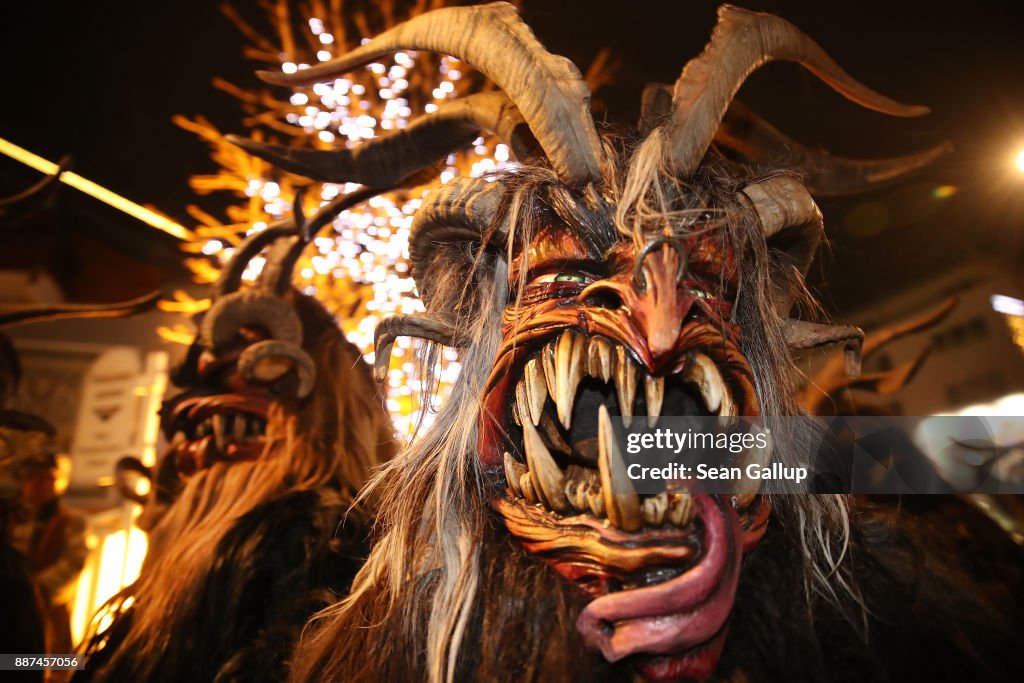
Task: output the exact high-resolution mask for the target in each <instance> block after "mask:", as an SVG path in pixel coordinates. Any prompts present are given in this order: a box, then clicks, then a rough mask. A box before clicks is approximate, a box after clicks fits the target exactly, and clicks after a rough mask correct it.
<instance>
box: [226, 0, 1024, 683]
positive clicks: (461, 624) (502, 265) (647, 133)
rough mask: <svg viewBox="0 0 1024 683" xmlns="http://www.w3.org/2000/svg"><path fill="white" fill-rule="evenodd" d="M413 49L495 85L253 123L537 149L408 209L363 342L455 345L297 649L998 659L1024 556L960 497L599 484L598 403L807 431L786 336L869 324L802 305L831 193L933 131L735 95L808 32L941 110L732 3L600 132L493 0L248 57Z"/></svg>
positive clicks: (569, 68) (320, 661)
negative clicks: (398, 295)
mask: <svg viewBox="0 0 1024 683" xmlns="http://www.w3.org/2000/svg"><path fill="white" fill-rule="evenodd" d="M399 50H428V51H434V52H440V53H444V54H450V55H453V56H454V57H456V58H458V59H459V60H461V61H463V62H465V63H467V64H469V65H471V66H473V67H474V68H476V69H478V70H479V71H481V72H482V73H484V74H485V75H486V76H487V77H488V78H490V79H491V80H492V81H493V82H494V83H495V84H496V86H497V88H498V89H497V90H496V91H494V92H487V93H482V94H479V95H474V96H471V97H468V98H465V99H463V100H461V101H459V100H457V101H453V102H446V103H444V104H442V105H441V106H439V108H438V110H437V111H436V112H434V113H431V114H428V115H426V116H424V117H423V118H422V119H420V120H418V121H413V122H411V123H410V124H409V126H407V127H406V128H405V129H404V130H403V131H401V132H398V133H395V134H393V135H390V136H385V137H382V138H379V139H375V140H372V141H369V142H367V143H364V144H363V145H362V146H360V147H358V148H356V149H355V150H349V149H338V150H332V151H308V150H307V151H297V150H293V149H287V148H281V147H275V146H271V145H264V144H262V143H257V142H253V141H246V142H244V143H241V144H243V146H244V147H246V149H249V150H250V151H251V152H253V153H254V154H257V155H258V156H261V157H263V158H265V159H269V160H271V161H273V162H274V163H276V164H278V165H280V166H282V167H284V168H287V169H288V170H291V171H295V172H299V173H303V174H305V175H308V176H310V177H312V178H314V179H317V180H322V181H330V182H344V181H349V182H356V183H362V184H364V185H368V186H371V187H373V186H381V185H387V184H390V183H393V182H395V181H396V180H398V179H401V178H404V177H407V176H408V175H409V174H411V173H414V172H416V171H418V170H419V169H421V168H425V167H429V166H430V165H432V164H434V163H436V162H437V161H439V160H442V159H444V158H445V155H447V154H448V153H449V152H451V151H452V150H455V149H458V148H460V147H462V146H464V145H467V144H470V143H471V141H472V140H473V139H474V137H475V136H476V135H478V133H479V131H480V130H481V129H484V130H487V131H490V132H492V133H494V134H496V135H498V136H499V137H500V138H502V139H503V140H504V141H505V142H506V143H507V144H508V145H509V147H510V149H511V150H512V152H513V153H514V154H515V156H516V158H517V160H518V162H520V163H519V164H518V165H516V166H514V167H513V168H511V169H509V170H507V171H504V172H502V173H499V174H496V176H494V177H492V178H478V179H471V178H457V179H454V180H451V181H449V182H448V183H446V184H445V185H443V186H442V187H441V188H439V189H438V190H436V191H434V192H433V193H432V194H431V195H430V196H428V197H427V198H426V199H425V200H424V202H423V205H422V206H421V207H420V209H419V211H418V213H417V215H416V217H415V219H414V222H413V226H412V229H411V235H410V254H411V259H412V270H413V275H414V276H415V277H416V281H417V286H418V289H419V292H420V295H421V296H422V298H423V301H424V303H425V306H426V314H425V315H421V316H404V317H395V318H391V319H389V320H386V321H385V322H384V323H382V324H381V326H380V327H379V328H378V340H377V342H378V343H377V353H376V358H377V360H378V363H384V364H386V363H387V359H388V358H389V355H390V354H389V353H388V351H389V350H390V346H391V343H392V342H393V341H394V339H395V337H396V336H399V335H412V336H418V337H422V338H425V339H429V340H431V341H434V342H437V343H441V344H446V345H450V346H458V347H461V348H462V356H461V359H460V360H461V363H462V372H461V375H460V377H459V380H458V383H457V385H456V386H455V388H454V390H453V392H452V395H451V397H450V398H449V399H448V402H447V403H446V405H445V407H444V408H443V409H442V412H441V414H440V415H439V416H438V420H437V421H436V423H435V425H434V427H433V428H432V429H431V430H430V432H429V433H427V434H425V435H423V436H422V437H421V438H420V439H419V440H418V441H417V442H416V443H415V444H413V445H412V446H411V447H410V448H408V449H406V450H405V451H404V452H403V453H401V454H400V455H399V456H397V457H396V459H394V460H393V461H391V463H389V465H388V466H387V467H386V468H385V469H384V470H383V472H382V473H381V475H380V476H379V478H377V479H376V480H375V482H374V487H373V489H372V490H373V491H375V492H377V493H378V495H379V497H380V499H381V500H384V501H387V503H385V505H384V506H383V507H382V509H381V512H380V515H379V520H380V524H381V527H382V535H381V537H380V539H379V541H377V542H376V544H375V546H374V548H373V551H372V553H371V555H370V558H369V560H368V562H367V564H366V565H365V566H364V567H363V568H362V569H361V570H360V572H359V574H358V575H357V577H356V579H355V582H354V584H353V588H352V591H351V593H350V594H349V595H348V596H347V597H346V598H345V599H344V600H343V601H342V602H341V603H340V604H339V605H337V606H335V607H332V608H329V609H328V610H326V611H325V612H323V613H322V614H321V615H319V617H318V618H317V619H316V620H314V622H313V625H312V627H311V629H310V631H311V632H310V634H309V635H308V636H307V637H306V638H305V639H304V641H303V642H302V643H301V644H300V647H299V648H298V650H297V652H296V654H295V656H294V658H293V680H296V681H310V680H329V681H345V682H346V683H353V682H356V681H432V682H439V681H473V680H479V681H570V680H572V681H575V680H624V681H631V680H637V679H638V678H644V679H648V680H660V681H669V680H704V679H716V680H734V681H746V680H750V681H761V680H787V681H793V680H801V681H802V680H851V681H852V680H865V679H868V680H886V679H894V680H895V679H901V678H907V677H921V676H927V675H931V676H932V677H938V678H948V677H967V676H970V677H971V678H972V679H985V678H989V679H999V678H1002V677H1004V676H1007V675H1008V674H1009V672H1010V671H1012V670H1013V668H1014V665H1013V657H1014V653H1015V647H1014V645H1019V636H1018V635H1017V634H1018V633H1019V630H1016V629H1019V627H1020V625H1021V624H1020V621H1019V614H1020V611H1019V609H1018V608H1019V601H1020V597H1019V595H1020V592H1019V591H1017V592H1016V593H1014V592H1013V590H1012V589H1011V588H1010V587H1013V586H1019V585H1020V584H1019V582H1017V578H1018V577H1017V575H1018V574H1019V572H1020V564H1019V561H1018V562H1017V563H1016V564H1015V563H1013V562H1010V563H1008V564H1007V563H1004V562H1002V561H1000V562H998V565H999V566H1000V568H1001V569H1002V568H1006V567H1010V568H1011V570H1010V571H1009V572H1008V573H1007V574H1003V575H1000V574H999V573H998V572H994V573H993V574H989V575H987V576H986V575H984V572H979V571H978V569H979V568H978V566H977V565H976V564H975V565H974V566H972V563H971V562H970V561H965V560H971V559H972V558H973V557H974V556H973V555H972V553H971V552H970V551H965V550H964V548H962V547H957V543H956V542H957V540H958V538H957V537H955V535H954V534H952V533H950V530H949V529H948V528H943V527H932V526H930V525H929V524H927V523H926V521H925V520H918V519H914V518H909V517H907V516H904V515H901V514H899V512H898V511H896V510H893V509H889V508H879V507H875V506H863V507H861V506H857V505H855V504H854V502H853V501H851V500H850V499H848V498H846V497H843V496H839V495H781V496H772V497H769V496H766V495H755V494H744V495H735V496H722V495H708V494H702V493H699V492H696V491H693V490H689V489H687V488H685V487H676V488H672V489H669V490H666V491H665V492H663V493H659V494H657V495H647V494H644V495H640V494H638V493H637V492H636V491H633V490H630V489H629V488H628V487H626V488H623V487H621V486H620V487H619V488H616V489H613V488H612V486H611V482H612V480H613V479H614V478H615V477H616V476H617V475H618V474H621V471H622V470H623V468H624V467H625V464H624V460H623V456H622V453H621V452H619V449H618V446H617V445H616V441H615V438H614V429H615V427H614V425H613V423H612V420H611V415H617V416H621V418H622V419H623V421H624V422H628V421H630V420H632V419H640V417H639V416H642V415H647V416H649V419H653V420H657V419H658V416H661V415H665V416H668V415H697V416H720V417H722V418H725V419H731V418H733V417H735V416H740V415H743V416H760V417H761V419H762V420H764V421H765V422H766V423H767V424H768V425H769V426H770V427H771V429H772V433H773V438H774V443H775V449H774V451H773V452H772V454H771V457H773V458H775V459H776V461H777V462H781V463H787V462H788V459H789V458H792V457H793V455H792V453H793V452H796V451H801V450H803V449H805V448H806V446H807V445H808V444H810V443H813V442H814V439H815V438H816V435H815V433H813V431H812V428H811V427H808V428H807V429H805V430H798V429H795V428H791V427H790V426H788V425H792V424H793V423H792V421H785V420H781V419H779V418H782V417H785V416H794V415H799V414H801V410H800V408H799V405H798V403H797V392H796V383H795V376H794V375H795V373H794V370H793V366H792V363H791V360H790V352H791V350H793V349H807V348H813V347H816V346H821V345H825V344H842V345H843V346H844V348H845V358H846V364H847V368H848V369H849V370H850V371H852V372H856V371H857V370H858V369H859V346H860V343H861V341H862V340H863V334H862V333H861V331H860V330H858V329H856V328H852V327H845V326H839V327H834V326H829V325H823V324H818V323H813V322H809V321H804V320H799V319H796V318H793V317H790V316H791V315H793V314H794V313H793V312H794V310H800V309H802V310H804V311H806V310H808V309H812V308H813V304H812V302H811V301H810V297H809V295H808V294H807V292H806V290H805V288H804V275H805V274H806V272H807V269H808V267H809V265H810V263H811V260H812V259H813V257H814V254H815V252H816V250H817V247H818V245H819V243H820V241H821V239H822V238H823V223H822V217H821V213H820V212H819V210H818V208H817V206H816V204H815V202H814V200H813V199H812V195H814V194H822V195H827V194H839V193H849V192H856V191H860V190H866V189H868V188H871V187H876V186H878V185H879V184H882V183H886V182H891V181H894V180H896V179H897V178H898V177H900V176H901V175H903V174H905V173H907V172H909V171H912V170H914V169H916V168H919V167H921V166H923V165H924V164H926V163H928V162H929V161H931V160H933V159H934V158H936V157H937V156H939V155H941V154H942V153H943V151H944V149H945V148H944V147H938V148H936V149H933V150H929V151H927V152H923V153H920V154H916V155H912V156H908V157H902V158H897V159H887V160H871V161H867V160H863V161H862V160H850V159H842V158H838V157H831V156H829V155H827V154H824V153H822V152H817V151H813V150H810V149H807V148H805V147H803V146H801V145H799V144H798V143H796V142H795V141H793V140H789V139H788V138H786V137H785V136H783V134H782V133H780V132H779V131H778V130H776V129H774V128H773V127H772V126H770V125H769V124H767V123H766V122H764V121H763V120H761V119H760V118H758V117H757V116H756V115H754V114H753V113H752V112H750V111H749V110H747V109H745V108H743V107H742V106H740V105H739V104H738V103H734V102H733V101H732V99H733V96H734V94H735V93H736V91H737V90H738V89H739V87H740V85H741V84H742V83H743V81H744V79H745V78H746V77H747V76H748V75H749V74H750V73H751V72H752V71H754V70H755V69H757V68H758V67H759V66H761V65H763V64H765V63H767V62H769V61H773V60H790V61H795V62H799V63H800V64H801V65H803V66H804V67H806V68H807V69H809V70H810V71H811V72H812V73H813V74H814V75H816V76H818V77H819V78H821V79H822V80H823V81H824V82H825V83H827V84H828V85H830V86H831V87H833V88H834V89H836V90H837V91H838V92H840V93H841V94H843V95H844V96H846V97H847V98H849V99H851V100H853V101H854V102H857V103H859V104H861V105H863V106H866V107H869V108H872V109H875V110H878V111H881V112H884V113H888V114H891V115H896V116H916V115H920V114H923V113H926V111H927V110H926V109H925V108H923V107H915V106H908V105H903V104H900V103H898V102H895V101H893V100H891V99H889V98H887V97H884V96H883V95H880V94H878V93H876V92H874V91H872V90H871V89H869V88H867V87H866V86H864V85H862V84H860V83H858V82H857V81H855V80H854V79H852V78H851V77H850V76H849V75H848V74H846V73H845V72H844V71H843V70H842V69H841V68H840V67H839V66H838V65H837V64H836V63H835V62H834V61H833V60H832V59H831V58H829V57H828V56H827V55H826V54H825V53H824V52H823V50H822V49H821V48H820V47H819V46H818V45H817V44H815V43H814V42H813V41H811V40H810V39H809V38H808V37H807V36H805V35H804V34H802V33H801V32H800V31H799V30H798V29H796V28H795V27H794V26H792V25H791V24H789V23H788V22H786V21H784V20H782V19H780V18H778V17H774V16H771V15H766V14H757V13H752V12H748V11H745V10H742V9H738V8H736V7H732V6H728V5H726V6H723V7H722V8H721V9H720V11H719V23H718V26H717V27H716V28H715V31H714V33H713V36H712V39H711V41H710V42H709V44H708V45H707V47H706V48H705V50H704V52H703V53H702V54H701V55H700V56H698V57H697V58H696V59H694V60H693V61H691V62H690V63H689V64H687V66H686V67H685V69H684V70H683V72H682V75H681V76H680V78H679V80H678V81H677V82H676V84H675V86H674V87H669V86H662V85H654V86H651V87H649V88H648V89H647V91H646V92H645V94H644V107H643V115H642V120H641V121H640V123H639V126H638V127H637V129H636V130H633V131H624V132H622V131H620V132H616V133H614V134H612V133H611V132H609V133H608V134H605V135H599V133H598V131H597V128H596V127H595V125H594V122H593V120H592V118H591V113H590V110H589V92H588V91H587V88H586V86H585V84H584V82H583V81H582V79H581V77H580V75H579V72H578V70H577V69H576V68H575V66H574V65H573V64H571V63H570V62H569V61H568V60H566V59H564V58H561V57H557V56H555V55H552V54H551V53H549V52H547V51H546V50H545V49H544V48H543V47H542V46H541V45H540V44H539V43H538V42H537V40H536V39H535V37H534V36H533V34H532V32H531V31H530V29H529V28H528V27H527V26H525V25H524V24H523V23H522V21H521V20H520V19H519V18H518V16H517V14H516V11H515V9H514V8H513V7H512V6H510V5H508V4H506V3H493V4H489V5H480V6H474V7H457V8H445V9H439V10H436V11H434V12H430V13H427V14H424V15H421V16H418V17H416V18H414V19H412V20H410V21H408V22H406V23H405V24H402V25H400V26H398V27H396V28H394V29H391V30H389V31H387V32H385V33H383V34H381V35H380V36H378V37H377V38H375V39H372V40H370V41H368V42H366V43H365V44H363V45H361V46H360V47H358V48H356V49H355V50H353V51H352V52H350V53H348V54H346V55H343V56H341V57H339V58H337V59H335V60H333V61H331V62H326V63H323V64H317V65H314V66H312V67H310V68H308V69H303V70H300V71H298V72H295V73H292V74H278V73H263V74H261V76H262V77H263V78H264V79H265V80H267V81H268V82H271V83H274V84H278V85H285V86H296V85H308V84H310V83H314V82H319V81H331V80H332V79H334V78H338V77H340V76H341V75H342V74H344V73H346V72H348V71H350V70H352V69H355V68H358V67H360V66H362V65H364V64H367V63H370V62H373V61H374V60H376V59H379V58H380V57H382V56H384V55H387V54H391V53H394V52H396V51H399ZM384 369H386V368H381V367H379V368H378V370H384ZM380 374H382V373H379V375H378V376H380ZM634 416H637V417H635V418H634ZM807 424H811V423H810V422H808V423H807ZM748 457H752V458H761V457H764V453H750V454H749V456H748ZM975 541H976V542H978V543H985V540H983V539H979V538H975ZM994 542H995V543H996V544H999V543H1002V544H1003V545H1002V546H998V545H997V547H1002V548H1003V550H1004V551H1005V553H1003V555H1000V554H999V553H996V555H994V557H995V556H998V557H1003V556H1004V555H1005V556H1006V557H1010V558H1012V557H1013V553H1014V552H1016V550H1015V549H1014V548H1006V547H1005V545H1006V544H1005V539H1002V538H998V539H995V540H994ZM985 547H987V546H985ZM994 575H998V576H999V578H998V579H995V580H993V579H992V576H994Z"/></svg>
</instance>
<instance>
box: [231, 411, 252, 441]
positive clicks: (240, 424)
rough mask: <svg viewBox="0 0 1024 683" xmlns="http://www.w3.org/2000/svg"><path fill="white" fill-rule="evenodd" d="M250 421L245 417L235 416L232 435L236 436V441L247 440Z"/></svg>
mask: <svg viewBox="0 0 1024 683" xmlns="http://www.w3.org/2000/svg"><path fill="white" fill-rule="evenodd" d="M248 423H249V420H248V419H246V417H245V415H235V421H234V423H233V424H232V428H233V430H232V434H234V436H235V441H241V440H242V439H244V438H245V431H246V429H247V427H246V425H247V424H248Z"/></svg>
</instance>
